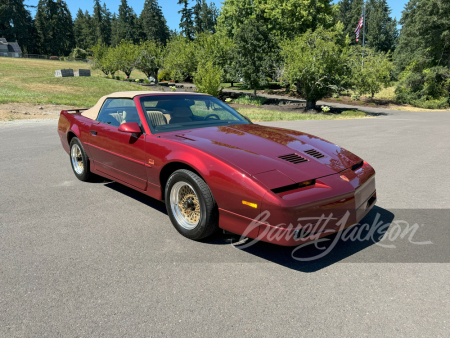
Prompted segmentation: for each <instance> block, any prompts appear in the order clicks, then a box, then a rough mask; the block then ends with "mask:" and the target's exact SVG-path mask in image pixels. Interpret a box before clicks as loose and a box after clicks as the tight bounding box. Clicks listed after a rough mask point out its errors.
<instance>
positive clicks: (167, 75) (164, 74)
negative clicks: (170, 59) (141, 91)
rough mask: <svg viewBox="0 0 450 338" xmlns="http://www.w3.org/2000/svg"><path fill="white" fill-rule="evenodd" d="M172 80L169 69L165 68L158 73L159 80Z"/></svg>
mask: <svg viewBox="0 0 450 338" xmlns="http://www.w3.org/2000/svg"><path fill="white" fill-rule="evenodd" d="M169 80H170V71H169V70H168V69H163V70H162V71H160V72H159V74H158V81H169Z"/></svg>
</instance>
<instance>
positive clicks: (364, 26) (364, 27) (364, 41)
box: [362, 1, 366, 68]
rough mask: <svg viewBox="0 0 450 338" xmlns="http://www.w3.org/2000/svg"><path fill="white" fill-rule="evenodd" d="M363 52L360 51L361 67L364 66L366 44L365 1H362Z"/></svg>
mask: <svg viewBox="0 0 450 338" xmlns="http://www.w3.org/2000/svg"><path fill="white" fill-rule="evenodd" d="M363 16H364V19H363V43H362V46H363V52H362V67H363V68H364V46H365V45H366V1H364V9H363Z"/></svg>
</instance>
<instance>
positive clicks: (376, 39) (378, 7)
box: [366, 0, 398, 53]
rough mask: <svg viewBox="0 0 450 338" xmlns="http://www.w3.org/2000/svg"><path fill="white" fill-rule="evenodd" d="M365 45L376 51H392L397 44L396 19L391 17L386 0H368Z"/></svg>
mask: <svg viewBox="0 0 450 338" xmlns="http://www.w3.org/2000/svg"><path fill="white" fill-rule="evenodd" d="M366 26H367V28H366V46H367V47H370V48H372V49H374V50H375V51H376V52H380V51H381V52H384V53H387V52H389V51H391V52H393V51H394V50H395V47H396V45H397V40H398V29H397V20H395V19H392V18H391V9H390V8H389V6H388V5H387V2H386V0H369V2H368V4H367V14H366Z"/></svg>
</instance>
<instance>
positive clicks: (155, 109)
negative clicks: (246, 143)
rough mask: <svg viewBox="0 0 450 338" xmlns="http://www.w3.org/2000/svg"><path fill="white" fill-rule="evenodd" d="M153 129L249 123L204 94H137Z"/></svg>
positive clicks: (226, 106) (159, 130) (178, 128)
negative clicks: (141, 95)
mask: <svg viewBox="0 0 450 338" xmlns="http://www.w3.org/2000/svg"><path fill="white" fill-rule="evenodd" d="M140 101H141V105H142V109H143V111H144V112H146V114H145V116H146V118H147V122H148V125H149V126H150V128H151V129H152V132H153V133H155V134H157V133H164V132H168V131H177V130H186V129H193V128H204V127H211V126H222V125H231V124H248V123H249V122H248V121H247V120H246V119H245V118H244V117H243V116H241V115H240V114H239V113H238V112H237V111H235V110H234V109H233V108H231V107H229V106H228V105H226V104H225V103H223V102H221V101H220V100H218V99H216V98H215V97H212V96H206V95H155V96H143V97H141V98H140Z"/></svg>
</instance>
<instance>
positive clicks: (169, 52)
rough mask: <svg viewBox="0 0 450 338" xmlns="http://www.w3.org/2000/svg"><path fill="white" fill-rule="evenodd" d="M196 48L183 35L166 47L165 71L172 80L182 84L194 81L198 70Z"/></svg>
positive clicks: (172, 40)
mask: <svg viewBox="0 0 450 338" xmlns="http://www.w3.org/2000/svg"><path fill="white" fill-rule="evenodd" d="M195 56H196V46H195V44H194V42H192V41H190V40H189V39H188V38H186V37H185V36H182V35H177V36H174V37H173V38H171V39H170V40H169V42H168V43H167V45H166V50H165V57H164V69H166V70H167V71H168V72H170V75H171V78H172V79H173V80H175V81H178V82H181V81H185V80H190V79H192V77H193V75H194V73H195V71H196V70H197V64H198V62H197V58H196V57H195Z"/></svg>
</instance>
